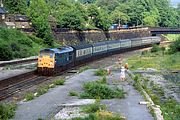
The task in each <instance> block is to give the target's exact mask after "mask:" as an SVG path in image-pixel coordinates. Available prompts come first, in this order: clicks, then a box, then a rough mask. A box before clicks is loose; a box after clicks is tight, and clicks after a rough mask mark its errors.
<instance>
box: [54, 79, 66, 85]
mask: <svg viewBox="0 0 180 120" xmlns="http://www.w3.org/2000/svg"><path fill="white" fill-rule="evenodd" d="M64 82H65V80H64V79H60V80H55V81H54V82H53V83H54V84H55V85H64Z"/></svg>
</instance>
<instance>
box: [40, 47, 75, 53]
mask: <svg viewBox="0 0 180 120" xmlns="http://www.w3.org/2000/svg"><path fill="white" fill-rule="evenodd" d="M41 51H52V52H54V53H59V54H60V53H67V52H72V51H73V48H72V47H70V46H61V47H59V48H49V49H44V50H41Z"/></svg>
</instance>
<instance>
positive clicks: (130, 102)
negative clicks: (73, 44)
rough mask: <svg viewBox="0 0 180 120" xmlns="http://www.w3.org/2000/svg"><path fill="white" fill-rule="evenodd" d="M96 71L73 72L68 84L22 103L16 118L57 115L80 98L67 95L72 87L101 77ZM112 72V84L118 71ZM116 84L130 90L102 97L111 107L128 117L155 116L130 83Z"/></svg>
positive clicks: (145, 119)
mask: <svg viewBox="0 0 180 120" xmlns="http://www.w3.org/2000/svg"><path fill="white" fill-rule="evenodd" d="M93 71H94V70H87V71H85V72H83V73H80V74H77V75H74V76H73V77H71V78H69V79H68V80H67V81H66V82H65V85H63V86H59V87H56V88H53V89H51V90H50V91H49V92H48V93H46V94H44V95H42V96H40V97H38V98H36V99H34V100H32V101H29V102H21V103H19V105H18V109H17V111H16V114H15V118H14V120H37V119H38V118H44V119H50V118H52V116H53V117H54V113H55V112H56V113H57V111H59V110H60V109H62V108H60V106H61V105H62V104H65V103H71V102H72V101H76V100H77V97H71V96H69V95H68V94H69V91H70V90H75V91H79V92H80V91H81V90H82V84H83V83H84V82H87V81H90V80H97V79H99V77H97V76H94V72H93ZM113 74H114V75H113V76H110V77H108V81H109V82H110V83H109V84H112V81H114V80H115V81H117V80H118V78H119V73H116V72H114V73H113ZM113 84H114V83H113ZM116 84H117V86H118V87H120V88H122V87H123V88H124V89H125V91H126V92H127V93H128V94H127V95H126V98H125V99H122V100H120V99H112V100H102V103H104V104H107V105H108V106H109V107H108V109H109V110H110V111H113V112H118V113H121V114H122V115H123V116H125V117H126V118H127V119H128V120H153V118H152V116H151V114H150V113H149V111H148V109H147V107H146V106H145V105H139V102H140V101H144V100H143V98H142V96H141V95H140V94H139V93H137V91H136V90H134V88H133V87H132V86H131V85H129V84H128V83H127V82H119V81H117V83H116Z"/></svg>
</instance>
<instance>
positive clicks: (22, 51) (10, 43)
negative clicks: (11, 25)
mask: <svg viewBox="0 0 180 120" xmlns="http://www.w3.org/2000/svg"><path fill="white" fill-rule="evenodd" d="M44 47H46V46H45V45H44V44H43V40H42V39H39V38H36V37H33V36H29V35H26V34H24V33H22V32H20V31H18V30H15V29H5V28H1V27H0V61H2V60H11V59H15V58H23V57H29V56H35V55H37V54H38V52H39V50H40V49H42V48H44Z"/></svg>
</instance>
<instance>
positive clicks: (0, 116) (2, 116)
mask: <svg viewBox="0 0 180 120" xmlns="http://www.w3.org/2000/svg"><path fill="white" fill-rule="evenodd" d="M15 110H16V105H15V104H12V103H11V104H10V103H0V120H9V119H11V118H12V117H13V116H14V115H15Z"/></svg>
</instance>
